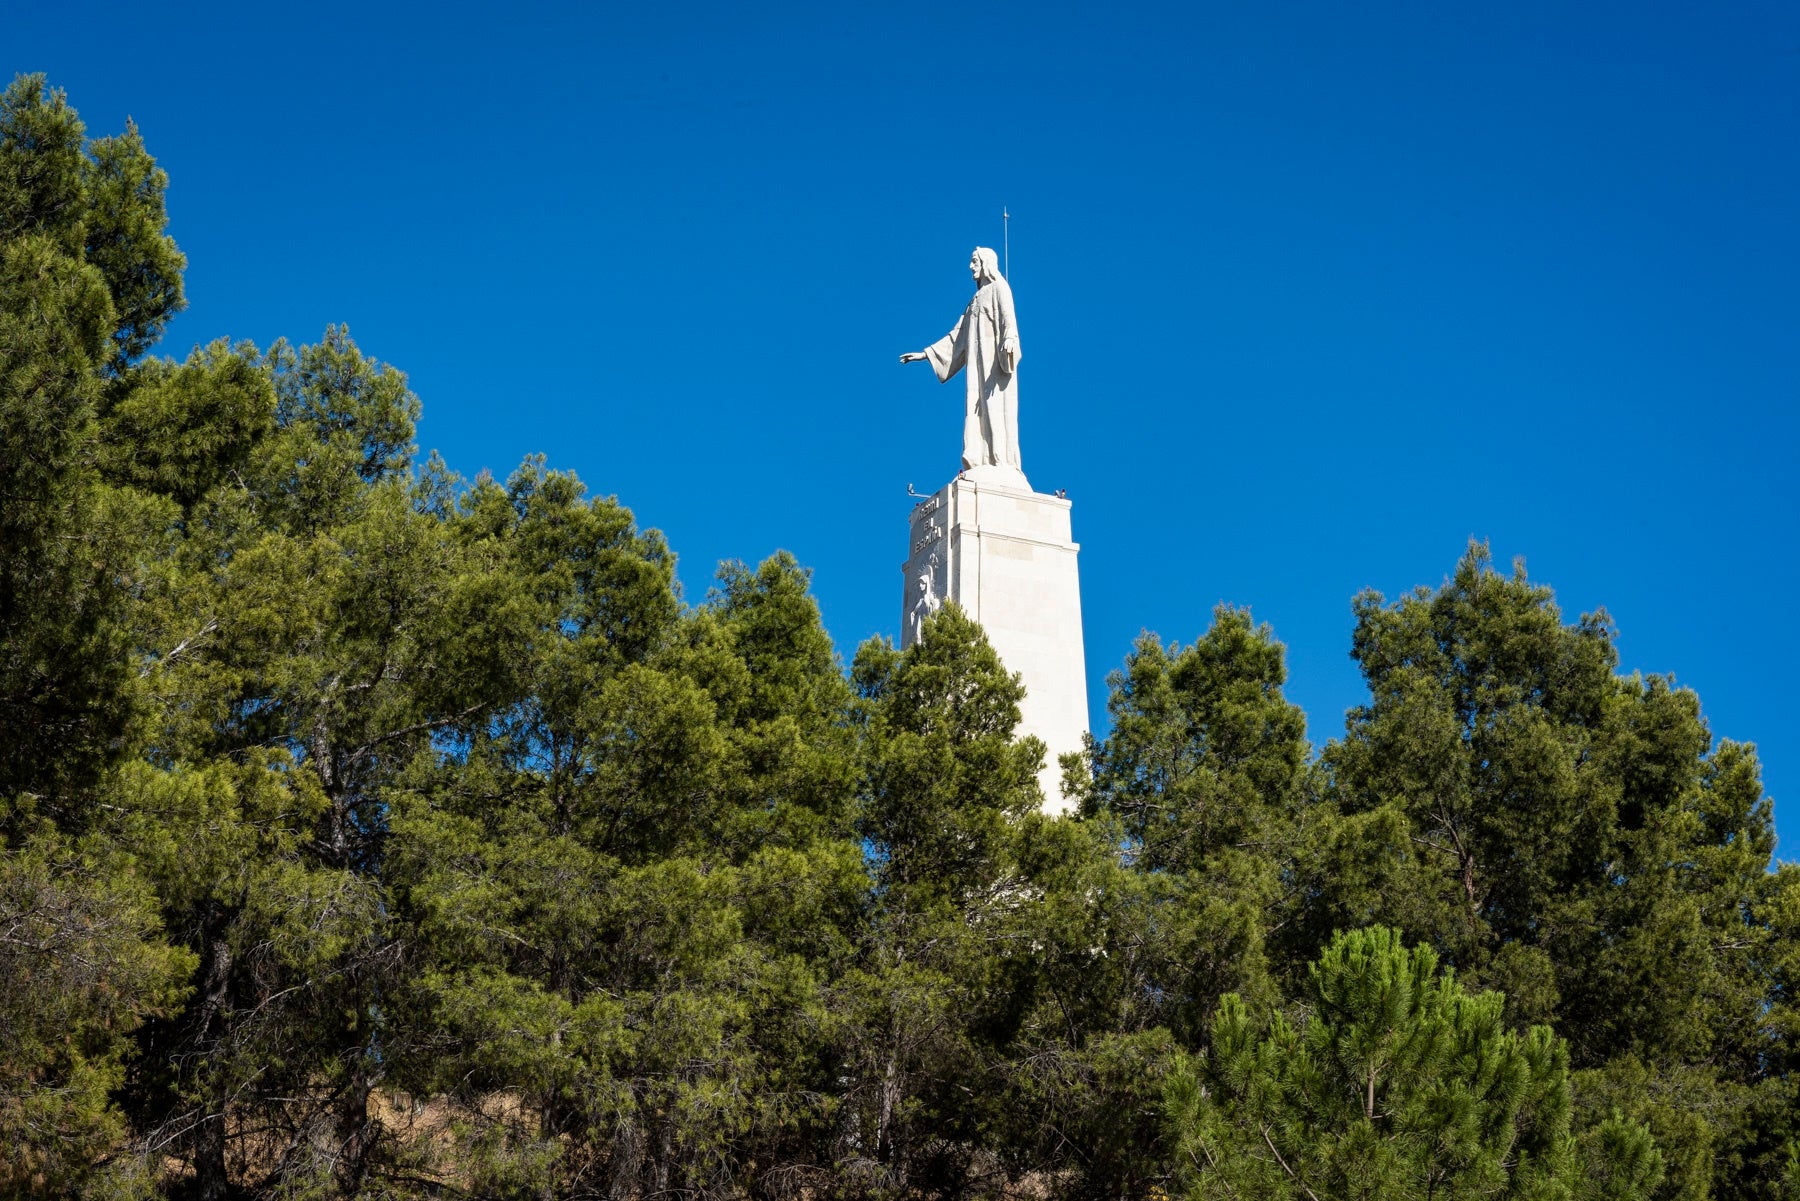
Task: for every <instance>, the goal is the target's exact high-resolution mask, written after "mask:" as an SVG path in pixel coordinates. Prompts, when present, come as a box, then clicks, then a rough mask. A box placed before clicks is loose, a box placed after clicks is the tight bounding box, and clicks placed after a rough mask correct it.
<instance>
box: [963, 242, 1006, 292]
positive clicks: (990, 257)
mask: <svg viewBox="0 0 1800 1201" xmlns="http://www.w3.org/2000/svg"><path fill="white" fill-rule="evenodd" d="M969 274H970V275H973V276H974V277H975V282H976V283H978V284H985V283H987V282H988V281H989V280H995V279H999V278H1000V256H999V255H997V254H995V253H994V252H993V251H992V250H990V249H988V248H987V247H986V246H977V247H976V248H975V252H974V253H973V254H971V255H970V256H969Z"/></svg>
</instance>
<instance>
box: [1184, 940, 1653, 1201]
mask: <svg viewBox="0 0 1800 1201" xmlns="http://www.w3.org/2000/svg"><path fill="white" fill-rule="evenodd" d="M1503 1003H1504V1002H1503V998H1501V997H1500V996H1499V995H1497V994H1495V993H1477V994H1470V993H1467V992H1465V991H1464V990H1463V988H1462V986H1461V985H1460V984H1459V983H1458V982H1457V981H1456V980H1455V979H1454V977H1453V976H1452V975H1450V974H1449V973H1447V972H1446V973H1441V974H1440V973H1439V972H1438V971H1437V956H1436V955H1435V954H1434V953H1433V952H1432V951H1431V949H1430V948H1429V947H1423V946H1422V947H1418V948H1414V949H1411V950H1409V949H1407V948H1406V947H1405V946H1403V945H1402V944H1401V941H1400V936H1399V934H1398V933H1397V932H1395V931H1393V930H1389V929H1387V928H1385V927H1380V926H1376V927H1371V928H1369V929H1366V930H1357V931H1351V932H1348V933H1345V934H1342V935H1339V936H1338V937H1336V938H1334V939H1333V940H1332V941H1331V943H1330V944H1329V945H1328V946H1327V947H1326V948H1325V950H1324V952H1323V953H1322V954H1321V956H1320V957H1319V959H1318V960H1317V961H1316V962H1315V963H1313V964H1312V965H1311V967H1310V969H1309V973H1308V986H1307V989H1306V993H1305V996H1304V1004H1303V1009H1302V1015H1301V1017H1300V1018H1299V1019H1298V1020H1297V1021H1290V1019H1289V1018H1288V1017H1287V1016H1286V1015H1285V1014H1283V1013H1281V1012H1279V1011H1275V1012H1263V1013H1259V1014H1253V1013H1252V1011H1251V1010H1250V1009H1249V1008H1248V1007H1246V1006H1245V1005H1244V1003H1243V1002H1242V1001H1241V1000H1240V999H1239V998H1238V997H1237V996H1235V995H1231V996H1227V997H1226V998H1225V1000H1224V1001H1223V1002H1222V1003H1221V1004H1220V1007H1219V1010H1218V1013H1217V1014H1216V1015H1215V1017H1214V1018H1213V1030H1212V1039H1211V1049H1210V1051H1209V1052H1208V1053H1207V1054H1205V1055H1203V1056H1199V1057H1194V1058H1183V1059H1179V1060H1178V1061H1177V1063H1176V1066H1175V1068H1174V1070H1173V1071H1172V1072H1171V1073H1170V1076H1169V1084H1168V1105H1169V1117H1170V1121H1171V1123H1172V1124H1173V1126H1174V1130H1175V1135H1176V1138H1177V1152H1178V1156H1179V1162H1180V1164H1181V1178H1182V1179H1183V1180H1184V1181H1185V1182H1186V1186H1187V1189H1188V1194H1189V1195H1190V1196H1193V1197H1196V1198H1198V1197H1244V1198H1251V1197H1261V1198H1299V1197H1314V1198H1317V1197H1335V1198H1358V1197H1361V1198H1384V1199H1390V1201H1402V1199H1405V1198H1413V1197H1438V1196H1446V1197H1462V1196H1493V1197H1532V1198H1550V1197H1573V1196H1582V1197H1588V1196H1593V1197H1608V1198H1614V1197H1616V1198H1626V1197H1646V1196H1648V1195H1649V1189H1651V1188H1652V1187H1654V1185H1655V1184H1656V1182H1657V1180H1658V1179H1659V1178H1660V1176H1661V1164H1660V1160H1659V1157H1658V1155H1657V1152H1656V1150H1655V1148H1654V1146H1653V1145H1652V1143H1651V1141H1650V1139H1649V1136H1648V1134H1647V1133H1646V1132H1645V1131H1644V1130H1643V1129H1642V1128H1641V1127H1637V1126H1633V1125H1631V1124H1629V1123H1626V1122H1624V1121H1622V1120H1612V1121H1608V1122H1607V1123H1605V1124H1603V1125H1602V1126H1601V1127H1600V1129H1599V1131H1598V1132H1597V1135H1596V1137H1595V1138H1594V1139H1592V1140H1591V1141H1590V1144H1589V1145H1588V1146H1587V1147H1585V1148H1583V1150H1584V1152H1585V1155H1586V1159H1587V1167H1586V1172H1585V1175H1584V1173H1583V1171H1582V1165H1581V1161H1580V1159H1579V1158H1578V1155H1577V1149H1576V1144H1575V1140H1574V1138H1573V1137H1572V1136H1571V1135H1570V1133H1569V1080H1568V1053H1567V1051H1566V1049H1565V1047H1564V1045H1563V1043H1562V1040H1560V1039H1558V1038H1557V1037H1556V1036H1555V1034H1553V1033H1552V1032H1551V1031H1550V1029H1549V1028H1547V1027H1544V1026H1536V1027H1533V1028H1532V1029H1531V1030H1530V1031H1528V1032H1525V1033H1519V1032H1516V1031H1513V1030H1509V1029H1507V1027H1506V1024H1505V1022H1504V1020H1503V1018H1502V1007H1503Z"/></svg>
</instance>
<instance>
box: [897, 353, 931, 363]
mask: <svg viewBox="0 0 1800 1201" xmlns="http://www.w3.org/2000/svg"><path fill="white" fill-rule="evenodd" d="M926 357H927V355H926V354H925V352H924V351H922V350H909V351H907V352H906V353H905V354H903V355H901V356H900V361H901V362H902V363H917V362H921V361H923V360H924V359H925V358H926Z"/></svg>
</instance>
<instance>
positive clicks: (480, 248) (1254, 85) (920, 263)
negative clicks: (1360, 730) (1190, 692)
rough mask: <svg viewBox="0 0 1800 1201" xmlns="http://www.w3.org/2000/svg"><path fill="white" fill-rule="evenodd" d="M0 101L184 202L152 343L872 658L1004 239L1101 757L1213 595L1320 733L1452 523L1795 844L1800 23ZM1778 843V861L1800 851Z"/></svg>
mask: <svg viewBox="0 0 1800 1201" xmlns="http://www.w3.org/2000/svg"><path fill="white" fill-rule="evenodd" d="M8 35H9V36H8V37H7V39H6V42H5V45H4V50H5V55H4V58H5V60H6V61H5V62H4V63H3V64H0V65H4V66H5V67H7V68H8V69H9V72H10V71H44V72H47V73H48V74H49V75H50V77H51V80H52V82H53V83H55V84H57V85H60V86H62V87H64V88H66V89H67V91H68V92H69V95H70V98H71V100H72V101H73V103H74V104H75V105H76V106H77V107H78V108H79V109H80V110H81V112H82V114H83V116H84V117H85V118H86V119H87V121H88V124H89V127H90V129H91V130H93V131H94V132H96V133H103V132H112V131H114V130H116V129H118V128H119V127H120V126H121V125H122V124H123V122H124V121H125V119H126V117H127V115H131V116H134V117H135V118H136V119H137V121H138V123H139V125H140V126H141V128H142V130H143V132H144V136H145V138H146V140H147V142H148V143H149V146H150V148H151V150H152V152H153V153H155V154H156V155H157V156H158V157H159V158H160V160H161V161H162V163H163V165H164V166H165V167H167V169H168V170H169V172H170V174H171V176H172V178H173V186H172V188H171V192H170V210H171V215H172V226H173V232H174V234H175V236H176V238H177V240H178V241H179V242H180V243H181V245H182V247H183V249H184V250H185V251H186V252H187V254H188V256H189V259H190V262H191V267H190V271H189V275H188V294H189V298H190V302H191V304H190V308H189V310H188V312H187V313H185V314H184V315H183V316H182V317H181V318H179V319H178V320H177V322H176V323H175V325H174V326H173V329H172V332H171V335H170V338H169V339H168V341H167V343H166V344H165V346H164V348H163V349H164V350H165V351H166V352H169V353H177V354H180V353H185V351H186V350H187V349H188V348H189V347H190V346H192V345H193V344H195V343H198V342H205V341H209V340H211V339H212V338H215V337H218V336H221V335H228V336H230V337H233V338H250V339H253V340H255V341H256V342H258V343H259V344H266V343H268V342H269V341H271V340H273V339H274V338H276V337H277V336H283V335H285V336H287V337H289V338H292V339H295V340H311V339H314V338H316V337H317V336H318V335H319V333H320V332H321V331H322V330H323V329H324V327H325V325H326V324H327V323H329V322H348V323H349V325H350V327H351V331H352V333H353V335H354V336H355V338H356V339H357V341H358V342H359V343H360V344H361V345H362V347H363V349H364V350H365V351H367V352H369V353H371V354H374V355H376V356H378V357H380V358H382V359H384V360H386V361H389V362H391V363H393V364H395V365H396V366H398V367H400V368H402V369H403V370H405V371H407V372H408V373H409V375H410V377H411V379H412V382H413V386H414V388H415V389H416V390H417V392H418V393H419V395H420V396H421V397H422V399H423V401H424V405H425V417H424V421H423V423H422V425H421V427H420V441H421V444H422V445H423V446H425V447H427V448H431V447H435V448H438V449H440V450H442V451H443V453H444V454H445V456H446V457H447V458H448V459H449V461H450V463H451V465H452V466H454V467H455V468H457V469H458V470H460V471H462V472H464V473H466V474H473V473H474V472H476V471H478V470H480V469H482V468H487V469H491V470H492V471H493V472H494V473H495V474H497V475H501V476H504V475H505V474H507V473H508V472H509V471H510V470H511V469H512V468H513V467H514V466H516V465H517V463H518V462H519V460H520V459H521V458H522V457H524V456H525V455H527V454H531V453H534V452H539V451H541V452H544V453H546V454H547V455H548V456H549V459H550V463H551V464H552V465H553V466H556V467H560V468H567V469H572V470H574V471H576V472H578V473H579V474H580V475H581V477H582V478H583V479H584V480H585V481H587V482H588V484H589V485H590V486H591V487H592V488H593V489H594V490H596V491H598V492H602V493H616V494H617V495H618V496H619V498H620V499H621V500H622V501H624V502H625V503H626V504H628V505H630V506H631V507H632V508H633V509H634V510H635V511H636V513H637V514H638V516H639V519H640V521H642V522H643V523H644V524H646V525H650V526H655V527H657V528H660V529H662V530H663V531H665V532H666V533H667V535H668V537H669V539H670V541H671V543H672V544H673V546H674V548H675V550H676V551H677V552H678V553H679V554H680V556H681V561H682V568H681V574H682V579H683V581H684V584H685V586H686V590H687V595H688V596H689V598H690V599H695V600H697V599H699V598H700V597H701V596H702V595H703V594H704V591H705V588H706V586H707V582H708V580H709V578H710V575H711V572H712V570H713V567H714V565H715V564H716V563H717V562H718V561H719V560H721V559H726V558H739V559H745V560H751V561H754V560H757V559H760V558H762V557H764V556H766V555H767V554H769V553H770V552H771V551H773V550H775V549H777V548H786V549H788V550H791V551H793V552H794V553H795V554H796V555H797V556H798V557H799V559H800V560H801V561H802V562H804V563H806V564H808V565H809V566H811V567H812V568H814V569H815V572H816V575H815V585H816V590H817V592H818V595H819V598H820V602H821V604H822V605H823V608H824V612H825V618H826V622H827V625H828V626H829V628H830V629H831V631H832V633H833V635H834V636H835V637H836V638H837V640H838V643H839V646H840V648H841V649H842V650H843V651H844V653H845V654H846V656H848V654H849V653H851V652H852V651H853V649H854V647H855V645H856V644H857V643H858V642H859V641H861V640H862V639H863V638H865V637H867V636H869V635H871V634H875V633H889V634H894V633H897V631H898V623H899V608H900V596H901V580H900V572H899V565H900V562H901V560H902V559H903V557H904V555H905V551H906V515H907V512H908V509H909V507H910V504H911V502H910V501H909V500H908V499H907V497H906V486H907V484H908V483H911V484H914V485H915V486H917V487H918V489H919V490H920V491H929V490H932V489H935V488H937V487H939V486H941V485H942V484H943V483H944V482H946V481H947V480H948V479H949V478H950V476H951V475H953V474H954V472H955V470H956V468H957V456H958V450H959V441H960V429H961V425H960V415H959V413H960V410H959V405H960V388H959V387H955V386H952V387H948V388H946V387H940V386H939V385H937V384H936V383H935V382H933V381H932V380H931V379H930V377H929V373H928V372H926V371H924V370H923V369H922V368H919V367H917V366H914V367H912V368H910V369H904V368H901V367H900V366H898V365H897V363H896V362H895V359H896V356H897V355H898V354H899V353H900V352H901V351H905V350H913V349H918V348H919V347H921V346H923V345H924V344H925V343H927V342H929V341H931V340H933V339H934V338H936V337H938V336H939V335H940V334H942V333H943V332H944V330H945V329H947V328H948V327H949V325H950V323H951V321H952V320H953V319H954V317H955V315H956V313H957V312H958V311H959V310H960V308H961V306H962V305H963V304H964V303H965V302H966V300H967V296H968V292H969V287H970V285H969V281H968V276H967V273H966V268H965V265H966V263H967V259H968V251H969V248H970V247H971V246H972V245H973V244H975V243H978V242H979V243H983V244H994V243H995V242H996V241H997V240H998V238H999V236H1000V222H999V214H1000V210H1001V207H1002V205H1004V206H1006V207H1007V208H1008V209H1009V210H1010V211H1011V213H1012V214H1013V220H1012V222H1011V234H1012V236H1011V243H1012V245H1011V268H1012V270H1011V280H1012V283H1013V286H1014V291H1015V295H1016V296H1017V300H1018V314H1019V322H1020V328H1021V332H1022V335H1023V340H1024V366H1023V369H1022V371H1021V374H1020V394H1021V427H1022V431H1023V432H1022V442H1023V450H1024V459H1025V468H1026V471H1027V473H1028V474H1029V475H1030V477H1031V480H1032V482H1033V483H1034V484H1035V485H1036V486H1037V487H1038V488H1039V489H1040V490H1044V491H1048V490H1050V489H1053V488H1066V489H1067V490H1068V492H1069V495H1070V497H1071V499H1072V500H1073V502H1074V509H1073V516H1074V523H1075V536H1076V538H1077V540H1078V541H1079V542H1080V543H1081V544H1082V552H1081V554H1082V557H1081V565H1082V566H1081V570H1082V589H1083V591H1082V600H1083V605H1084V609H1085V627H1086V639H1087V649H1088V659H1089V671H1090V691H1091V694H1092V698H1091V699H1092V707H1093V710H1094V715H1095V719H1096V720H1097V721H1099V720H1102V719H1103V716H1104V714H1103V705H1104V699H1105V691H1104V687H1103V684H1102V680H1103V677H1104V675H1105V673H1106V672H1107V671H1108V670H1110V669H1111V668H1112V667H1114V666H1116V665H1117V664H1118V663H1119V661H1120V660H1121V659H1122V657H1123V656H1124V654H1125V652H1126V651H1127V649H1128V648H1129V646H1130V643H1131V641H1132V639H1133V638H1134V637H1135V636H1136V635H1137V634H1138V633H1139V631H1140V630H1143V629H1150V630H1155V631H1157V632H1158V633H1159V634H1161V635H1162V637H1163V638H1164V639H1165V640H1168V639H1180V640H1182V641H1184V642H1185V641H1189V640H1191V639H1192V638H1194V637H1195V636H1196V635H1197V634H1199V633H1200V632H1201V631H1203V630H1204V628H1205V626H1206V624H1207V622H1208V620H1209V614H1210V612H1211V609H1212V607H1213V606H1214V605H1215V604H1216V603H1218V602H1220V601H1230V602H1233V603H1238V604H1247V605H1249V606H1250V607H1251V608H1252V609H1253V611H1254V612H1255V614H1256V616H1257V617H1258V618H1259V619H1261V620H1265V621H1268V622H1269V623H1271V624H1272V625H1273V627H1274V629H1275V632H1276V634H1277V636H1278V637H1280V638H1281V639H1282V640H1283V641H1284V642H1285V643H1286V644H1287V646H1288V649H1289V666H1290V674H1291V683H1290V688H1289V694H1290V696H1292V698H1293V699H1295V700H1296V701H1297V702H1298V703H1300V704H1301V705H1302V706H1303V707H1304V708H1305V709H1306V711H1307V714H1308V717H1309V721H1310V732H1311V736H1312V738H1313V740H1314V742H1315V743H1323V742H1324V741H1325V740H1327V739H1329V738H1331V737H1333V736H1334V735H1336V734H1337V733H1338V732H1339V731H1340V730H1341V729H1342V715H1343V711H1344V710H1345V708H1347V707H1348V706H1350V705H1353V704H1356V703H1358V702H1359V701H1360V700H1361V699H1362V697H1363V695H1364V694H1363V690H1362V685H1361V681H1360V678H1359V676H1358V675H1357V672H1356V669H1355V666H1354V664H1353V663H1352V662H1351V661H1350V659H1349V657H1348V651H1349V638H1350V608H1349V602H1350V598H1351V597H1352V596H1353V595H1354V594H1355V593H1356V592H1357V591H1358V590H1359V589H1362V588H1365V587H1374V588H1378V589H1380V590H1382V591H1383V592H1385V593H1387V594H1388V595H1389V596H1393V595H1395V594H1397V593H1399V592H1401V591H1404V590H1405V589H1408V588H1411V587H1413V586H1416V585H1420V584H1425V585H1435V584H1437V583H1439V582H1440V581H1441V580H1442V579H1443V578H1444V576H1445V575H1446V573H1447V572H1449V571H1450V570H1451V568H1452V567H1453V566H1454V564H1455V561H1456V558H1457V556H1458V555H1459V553H1460V552H1461V551H1462V549H1463V547H1464V545H1465V544H1466V542H1467V540H1468V539H1469V538H1470V537H1471V536H1475V537H1479V538H1485V539H1488V540H1490V541H1491V543H1492V546H1493V550H1494V553H1495V555H1496V557H1497V558H1498V559H1499V560H1500V561H1501V562H1502V563H1504V562H1506V561H1508V560H1510V559H1512V558H1513V557H1514V556H1518V555H1522V556H1524V557H1525V559H1526V561H1527V566H1528V568H1529V570H1530V572H1531V574H1532V576H1533V577H1534V578H1536V579H1538V580H1541V581H1543V582H1545V583H1548V584H1550V585H1552V586H1554V587H1555V588H1556V590H1557V594H1558V598H1559V600H1560V601H1561V603H1562V605H1563V607H1564V609H1565V612H1566V613H1567V614H1568V615H1569V616H1570V617H1571V618H1573V616H1574V615H1575V614H1577V613H1579V612H1581V611H1584V610H1589V609H1593V608H1595V607H1597V606H1601V605H1604V606H1606V607H1607V608H1608V609H1609V611H1610V612H1611V613H1612V615H1613V617H1614V618H1615V620H1616V621H1617V623H1618V626H1619V629H1620V631H1621V634H1620V640H1619V647H1620V652H1621V656H1622V660H1623V666H1624V668H1625V669H1626V670H1632V669H1641V670H1644V671H1646V672H1672V673H1674V675H1675V677H1676V678H1677V680H1678V681H1679V682H1680V683H1683V684H1686V685H1689V686H1692V687H1693V688H1695V689H1696V690H1697V691H1698V692H1699V694H1700V697H1701V701H1702V704H1703V706H1704V708H1705V711H1706V713H1707V716H1708V718H1709V720H1710V721H1711V724H1712V728H1713V731H1714V733H1715V735H1719V736H1725V737H1731V738H1736V739H1740V740H1748V741H1754V742H1756V743H1757V744H1758V745H1759V746H1760V748H1761V751H1762V756H1763V762H1764V768H1765V773H1766V781H1767V785H1768V788H1769V791H1770V792H1771V794H1772V795H1773V796H1774V797H1775V798H1776V805H1777V824H1778V827H1779V828H1781V829H1784V830H1788V831H1793V830H1796V829H1797V828H1800V800H1797V799H1796V795H1797V794H1800V732H1797V729H1800V702H1797V701H1796V699H1795V697H1796V685H1795V680H1794V675H1795V670H1796V668H1797V667H1800V634H1797V633H1796V629H1797V627H1800V622H1797V621H1796V613H1795V610H1796V603H1795V601H1796V597H1800V578H1797V576H1800V572H1797V569H1796V562H1795V561H1796V550H1797V549H1800V546H1797V542H1800V540H1797V539H1796V536H1795V532H1794V531H1795V523H1796V519H1797V518H1800V482H1797V476H1800V471H1797V468H1800V418H1797V417H1796V412H1795V410H1796V404H1797V402H1800V282H1797V281H1800V154H1797V153H1796V146H1797V145H1800V7H1797V6H1795V5H1792V4H1789V3H1772V2H1763V3H1720V4H1709V5H1695V4H1680V5H1675V4H1667V3H1649V4H1645V3H1634V4H1622V3H1619V4H1614V3H1584V4H1580V5H1569V4H1560V3H1514V4H1506V5H1499V4H1488V5H1446V4H1424V3H1405V4H1402V3H1395V4H1379V5H1345V4H1325V3H1309V2H1296V3H1284V4H1240V5H1234V6H1230V7H1226V6H1216V5H1182V6H1174V5H1170V6H1166V7H1164V6H1150V5H1141V6H1134V5H1119V4H1114V5H1094V6H1080V7H1074V6H1060V5H1045V4H1035V5H1018V6H1010V5H1002V4H964V5H952V6H927V5H914V6H908V7H904V8H902V7H886V6H881V7H877V6H870V5H844V4H833V5H820V6H800V5H776V6H742V5H708V4H686V5H675V4H664V5H633V6H621V5H582V6H576V5H567V6H553V5H532V4H519V5H511V6H506V7H504V8H503V7H501V6H498V5H496V6H491V7H477V6H470V5H455V4H451V5H435V6H430V7H426V6H422V5H421V6H416V7H415V6H405V5H383V4H379V3H367V4H358V5H344V4H333V3H319V4H311V5H307V6H279V5H258V6H252V5H235V6H208V5H204V4H186V5H180V6H172V5H171V6H146V5H131V6H125V5H119V6H111V5H105V4H89V5H85V6H82V7H81V8H80V9H79V14H78V19H77V16H76V10H73V9H69V8H67V7H63V8H57V9H53V6H50V5H43V4H38V5H22V6H18V8H17V11H15V12H13V13H11V14H9V18H8ZM1783 855H1784V857H1786V858H1800V835H1792V834H1791V835H1790V837H1789V839H1788V843H1787V845H1786V846H1784V848H1783Z"/></svg>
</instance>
